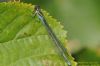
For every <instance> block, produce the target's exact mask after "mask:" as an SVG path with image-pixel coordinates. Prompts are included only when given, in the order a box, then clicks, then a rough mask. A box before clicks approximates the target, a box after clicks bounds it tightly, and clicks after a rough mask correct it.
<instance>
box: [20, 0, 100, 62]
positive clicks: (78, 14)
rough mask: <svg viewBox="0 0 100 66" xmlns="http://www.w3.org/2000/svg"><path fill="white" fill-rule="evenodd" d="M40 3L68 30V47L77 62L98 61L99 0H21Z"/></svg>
mask: <svg viewBox="0 0 100 66" xmlns="http://www.w3.org/2000/svg"><path fill="white" fill-rule="evenodd" d="M21 2H25V3H31V4H33V5H40V6H41V8H42V9H44V10H46V11H48V12H49V13H50V15H52V16H53V17H54V18H56V19H57V20H58V21H60V22H61V23H62V24H63V25H64V27H65V29H66V30H67V31H68V33H67V36H68V47H69V48H70V51H71V53H72V55H73V56H74V57H75V60H76V61H78V62H87V61H88V62H98V63H99V61H100V0H21Z"/></svg>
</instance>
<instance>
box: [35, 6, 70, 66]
mask: <svg viewBox="0 0 100 66" xmlns="http://www.w3.org/2000/svg"><path fill="white" fill-rule="evenodd" d="M36 15H37V16H38V18H39V19H40V21H41V22H42V24H43V25H44V27H45V28H46V30H47V32H48V34H49V36H50V37H51V39H52V41H53V42H54V44H55V45H56V47H57V49H58V51H59V52H60V54H61V56H62V57H63V59H64V60H65V62H66V63H67V64H68V66H72V64H71V62H70V60H69V58H68V56H69V54H68V53H67V50H66V48H65V47H64V46H63V45H62V44H61V41H60V40H59V39H58V38H57V36H56V35H55V33H54V32H53V30H52V29H51V27H50V26H49V24H48V23H47V21H46V19H45V17H44V15H43V13H42V11H41V9H40V6H38V5H36V6H35V9H34V17H35V16H36Z"/></svg>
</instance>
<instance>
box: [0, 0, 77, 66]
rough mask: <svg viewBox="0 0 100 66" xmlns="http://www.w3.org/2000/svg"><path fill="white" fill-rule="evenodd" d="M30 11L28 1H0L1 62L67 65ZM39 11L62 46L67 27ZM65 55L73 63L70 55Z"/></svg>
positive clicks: (26, 65) (23, 65)
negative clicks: (64, 27)
mask: <svg viewBox="0 0 100 66" xmlns="http://www.w3.org/2000/svg"><path fill="white" fill-rule="evenodd" d="M33 11H34V5H31V4H26V3H19V2H8V3H5V2H4V3H0V66H67V64H66V63H65V61H64V60H63V58H61V57H60V56H59V54H58V51H57V49H56V48H55V45H54V43H53V41H52V40H51V39H50V38H49V36H48V33H47V31H46V30H45V28H44V26H43V25H42V24H41V22H40V20H39V19H38V18H37V17H35V18H33V14H32V13H33ZM42 11H43V13H44V16H45V18H46V20H47V22H48V23H49V25H50V26H51V28H52V29H53V31H54V32H55V34H56V35H57V37H58V38H59V39H60V40H61V42H62V43H63V44H64V46H65V40H66V31H65V30H64V29H63V28H62V25H61V24H60V22H57V20H55V19H53V18H52V17H51V16H49V14H48V13H47V12H46V11H44V10H42ZM69 55H70V54H69ZM68 58H69V59H70V61H71V62H72V65H73V66H76V62H74V59H73V58H72V57H71V55H70V56H69V57H68Z"/></svg>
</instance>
